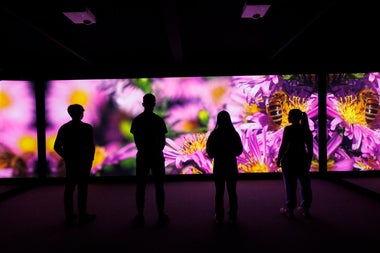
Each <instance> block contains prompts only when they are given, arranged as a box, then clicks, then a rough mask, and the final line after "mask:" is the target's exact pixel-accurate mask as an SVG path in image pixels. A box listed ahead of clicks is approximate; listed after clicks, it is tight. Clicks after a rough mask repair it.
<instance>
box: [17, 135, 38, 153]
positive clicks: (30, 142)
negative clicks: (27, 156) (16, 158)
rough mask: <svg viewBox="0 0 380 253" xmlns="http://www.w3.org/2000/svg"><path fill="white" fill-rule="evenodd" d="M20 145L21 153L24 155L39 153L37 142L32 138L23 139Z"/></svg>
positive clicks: (24, 137)
mask: <svg viewBox="0 0 380 253" xmlns="http://www.w3.org/2000/svg"><path fill="white" fill-rule="evenodd" d="M18 144H19V147H20V149H21V151H22V152H24V153H27V152H35V151H37V140H36V138H34V137H32V136H23V137H21V138H20V139H19V142H18Z"/></svg>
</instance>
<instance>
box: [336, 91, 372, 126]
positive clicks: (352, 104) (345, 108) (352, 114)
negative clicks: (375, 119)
mask: <svg viewBox="0 0 380 253" xmlns="http://www.w3.org/2000/svg"><path fill="white" fill-rule="evenodd" d="M364 110H365V108H364V104H363V102H362V101H358V100H357V99H356V98H353V97H352V96H346V97H344V98H341V99H340V101H339V105H338V111H339V113H340V115H341V116H342V117H343V119H344V120H345V121H346V122H348V123H350V124H357V125H362V126H365V125H367V122H366V120H365V112H364Z"/></svg>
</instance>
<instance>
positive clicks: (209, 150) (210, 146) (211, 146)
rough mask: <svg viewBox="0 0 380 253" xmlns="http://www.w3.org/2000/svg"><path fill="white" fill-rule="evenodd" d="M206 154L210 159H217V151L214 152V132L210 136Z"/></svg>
mask: <svg viewBox="0 0 380 253" xmlns="http://www.w3.org/2000/svg"><path fill="white" fill-rule="evenodd" d="M206 153H207V155H208V157H210V158H214V157H215V151H214V132H211V134H210V135H209V137H208V139H207V142H206Z"/></svg>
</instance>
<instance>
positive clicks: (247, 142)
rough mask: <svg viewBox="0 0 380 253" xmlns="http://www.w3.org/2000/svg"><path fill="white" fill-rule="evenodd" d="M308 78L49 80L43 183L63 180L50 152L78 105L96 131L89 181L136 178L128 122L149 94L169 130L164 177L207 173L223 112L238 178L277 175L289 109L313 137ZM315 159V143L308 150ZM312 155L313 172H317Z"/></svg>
mask: <svg viewBox="0 0 380 253" xmlns="http://www.w3.org/2000/svg"><path fill="white" fill-rule="evenodd" d="M316 86H317V80H316V77H315V75H266V76H263V75H260V76H259V75H257V76H222V77H181V78H174V77H172V78H137V79H107V80H106V79H104V80H60V81H50V82H49V83H48V85H47V90H46V110H47V111H46V117H47V123H48V127H47V132H46V135H47V159H48V163H49V167H50V176H62V175H63V173H64V170H63V164H62V161H61V160H60V158H59V157H58V156H57V155H56V154H55V152H54V151H53V149H52V147H53V142H54V139H55V136H56V132H57V130H58V128H59V126H60V125H62V124H63V123H64V122H66V121H68V120H70V118H69V115H68V114H67V111H66V108H67V106H68V105H69V104H71V103H79V104H81V105H83V106H84V108H85V116H84V119H83V120H84V121H85V122H88V123H90V124H92V125H93V126H94V128H95V132H96V136H95V137H96V156H95V161H94V164H93V168H92V175H94V176H122V175H134V174H135V155H136V147H135V145H134V142H133V136H132V135H131V134H130V132H129V130H130V125H131V121H132V119H133V118H134V117H135V116H137V115H138V114H139V113H140V112H142V110H143V107H142V105H141V103H142V97H143V95H144V94H145V93H147V92H152V93H153V94H155V95H156V98H157V104H156V108H155V112H156V113H157V114H159V115H160V116H162V117H163V118H164V119H165V121H166V123H167V128H168V131H169V132H168V134H167V142H166V147H165V149H164V155H165V161H166V173H167V174H210V173H212V169H213V168H212V161H211V160H210V159H209V158H208V157H207V155H206V152H205V144H206V141H207V137H208V134H209V133H210V131H211V130H212V129H213V128H214V125H215V121H216V115H217V113H218V112H219V111H220V110H227V111H228V112H229V113H230V115H231V117H232V120H233V123H234V126H235V128H236V129H237V131H238V132H239V133H240V136H241V138H242V141H243V144H244V152H243V154H242V155H241V156H240V157H238V168H239V172H240V173H258V172H264V173H266V172H279V171H280V168H278V167H276V161H275V158H276V156H277V152H278V149H279V146H280V142H281V139H282V132H283V128H284V127H285V126H286V125H287V124H288V121H287V115H288V112H289V110H290V109H292V108H299V109H301V110H302V111H305V112H307V113H308V116H309V119H310V120H309V122H310V127H311V128H312V130H313V133H314V136H316V135H317V132H318V131H317V124H316V122H317V119H318V93H317V89H316ZM314 152H315V154H318V144H317V143H316V145H315V150H314ZM316 157H317V156H315V161H314V162H313V168H312V170H314V171H317V170H318V160H317V158H316Z"/></svg>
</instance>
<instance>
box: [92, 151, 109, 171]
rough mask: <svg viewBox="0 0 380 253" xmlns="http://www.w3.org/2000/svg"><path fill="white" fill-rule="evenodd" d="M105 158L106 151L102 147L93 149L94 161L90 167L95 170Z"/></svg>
mask: <svg viewBox="0 0 380 253" xmlns="http://www.w3.org/2000/svg"><path fill="white" fill-rule="evenodd" d="M106 156H107V151H106V149H105V148H103V147H98V146H96V147H95V156H94V161H93V163H92V167H93V168H95V167H96V166H99V165H100V164H102V163H103V161H104V159H105V158H106Z"/></svg>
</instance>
